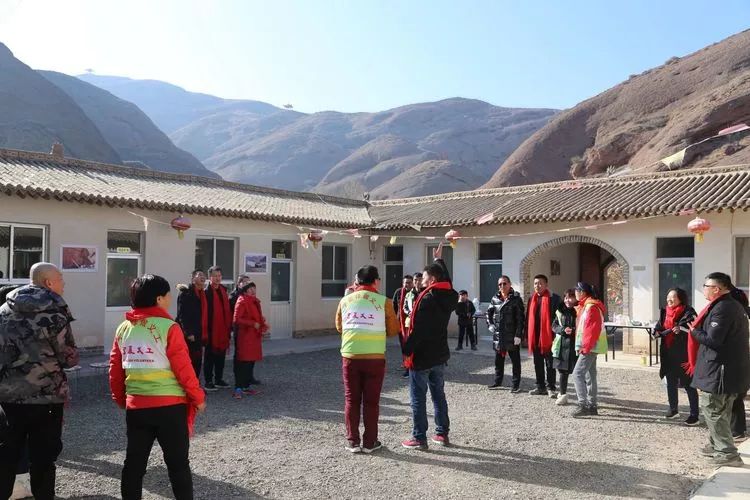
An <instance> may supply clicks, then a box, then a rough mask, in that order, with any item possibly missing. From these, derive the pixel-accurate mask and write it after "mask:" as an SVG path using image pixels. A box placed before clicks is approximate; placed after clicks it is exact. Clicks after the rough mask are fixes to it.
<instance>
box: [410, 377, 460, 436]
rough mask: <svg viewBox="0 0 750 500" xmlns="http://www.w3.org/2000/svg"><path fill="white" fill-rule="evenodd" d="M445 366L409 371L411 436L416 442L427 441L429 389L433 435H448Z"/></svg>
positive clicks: (448, 421) (448, 420)
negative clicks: (428, 391) (433, 411)
mask: <svg viewBox="0 0 750 500" xmlns="http://www.w3.org/2000/svg"><path fill="white" fill-rule="evenodd" d="M444 372H445V365H438V366H433V367H432V368H428V369H427V370H409V392H410V394H411V412H412V418H413V420H414V428H413V430H412V436H413V437H414V439H416V440H417V441H427V389H428V388H429V389H430V396H431V397H432V404H433V405H434V407H435V433H436V434H440V435H445V436H447V435H448V431H449V430H450V419H449V418H448V401H446V399H445V378H444Z"/></svg>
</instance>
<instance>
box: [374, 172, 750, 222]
mask: <svg viewBox="0 0 750 500" xmlns="http://www.w3.org/2000/svg"><path fill="white" fill-rule="evenodd" d="M748 208H750V165H742V166H732V167H715V168H709V169H696V170H684V171H674V172H660V173H650V174H634V175H627V176H614V177H604V178H595V179H586V180H579V181H565V182H554V183H547V184H536V185H531V186H521V187H509V188H499V189H484V190H476V191H467V192H462V193H447V194H440V195H434V196H426V197H420V198H410V199H400V200H383V201H373V202H371V207H370V216H371V217H372V218H373V220H374V222H375V224H377V226H376V227H378V228H380V229H399V228H407V227H409V226H414V225H416V226H421V227H445V226H471V225H476V224H477V222H476V220H477V219H478V218H481V217H483V216H486V219H489V220H488V221H487V222H486V223H488V224H524V223H526V224H528V223H540V222H571V221H585V220H602V219H624V218H637V217H645V216H654V215H672V214H675V215H676V214H679V213H681V212H682V213H685V212H686V211H692V210H694V211H696V212H711V211H714V210H723V209H731V210H735V209H743V210H747V209H748ZM490 214H491V217H490Z"/></svg>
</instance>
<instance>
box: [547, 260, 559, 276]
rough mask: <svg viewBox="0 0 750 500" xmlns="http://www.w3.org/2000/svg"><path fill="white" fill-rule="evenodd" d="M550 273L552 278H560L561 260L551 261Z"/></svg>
mask: <svg viewBox="0 0 750 500" xmlns="http://www.w3.org/2000/svg"><path fill="white" fill-rule="evenodd" d="M549 273H550V275H551V276H560V261H559V260H551V261H549Z"/></svg>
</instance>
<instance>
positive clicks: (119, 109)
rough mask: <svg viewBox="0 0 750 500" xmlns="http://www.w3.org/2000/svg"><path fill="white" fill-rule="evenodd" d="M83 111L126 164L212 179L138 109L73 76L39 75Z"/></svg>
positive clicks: (203, 168)
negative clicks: (142, 165) (134, 163)
mask: <svg viewBox="0 0 750 500" xmlns="http://www.w3.org/2000/svg"><path fill="white" fill-rule="evenodd" d="M39 73H40V74H41V75H42V76H44V77H45V78H46V79H47V80H49V81H50V82H52V83H53V84H54V85H55V86H57V87H58V88H60V89H61V90H62V91H63V92H65V93H66V94H67V95H68V96H69V97H70V98H71V99H73V101H74V102H75V103H76V104H77V105H78V106H79V107H80V108H81V109H82V110H83V112H84V113H85V114H86V116H88V117H89V118H90V119H91V121H93V123H94V125H96V127H97V128H98V129H99V131H100V132H101V134H102V136H103V137H104V139H105V140H106V141H107V142H108V143H109V144H110V145H111V146H112V147H113V148H114V149H115V151H117V153H118V155H119V156H120V158H121V159H122V160H123V161H124V162H126V163H130V162H136V163H142V164H144V165H147V166H148V167H150V168H153V169H154V170H161V171H165V172H179V173H187V174H193V175H202V176H208V177H216V174H214V173H213V172H211V171H209V170H207V169H206V167H204V166H203V165H202V164H201V162H200V161H198V160H197V159H196V158H195V157H194V156H193V155H191V154H190V153H188V152H187V151H183V150H181V149H179V148H178V147H176V146H175V145H174V144H173V143H172V141H171V140H170V139H169V137H167V136H166V135H165V134H164V132H162V131H161V130H159V128H158V127H157V126H156V125H154V123H153V122H152V121H151V120H150V119H149V118H148V116H146V115H145V114H144V113H143V111H141V110H140V109H138V106H136V105H135V104H132V103H130V102H127V101H124V100H122V99H120V98H118V97H115V96H114V95H112V94H110V93H109V92H107V91H106V90H102V89H100V88H99V87H96V86H94V85H91V84H88V83H86V82H83V81H81V80H79V79H78V78H76V77H74V76H68V75H64V74H62V73H55V72H53V71H39Z"/></svg>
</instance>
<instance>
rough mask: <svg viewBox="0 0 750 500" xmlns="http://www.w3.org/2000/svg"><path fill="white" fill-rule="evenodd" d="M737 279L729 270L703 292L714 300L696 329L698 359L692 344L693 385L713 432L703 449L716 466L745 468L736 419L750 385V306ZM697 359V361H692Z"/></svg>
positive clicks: (707, 282)
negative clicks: (734, 292) (735, 285)
mask: <svg viewBox="0 0 750 500" xmlns="http://www.w3.org/2000/svg"><path fill="white" fill-rule="evenodd" d="M731 288H732V281H731V279H730V278H729V276H727V275H726V274H724V273H711V274H709V275H708V276H706V280H705V283H704V285H703V295H704V296H705V297H706V299H707V300H708V301H709V304H708V305H707V306H706V307H705V308H704V309H703V310H702V311H701V313H700V314H699V315H698V318H697V319H696V320H695V322H694V323H693V325H694V328H693V330H692V331H691V332H690V334H691V339H692V341H693V342H692V345H693V346H694V345H695V343H697V344H698V350H697V357H694V356H693V355H692V353H691V352H690V351H691V346H690V345H689V346H688V351H689V352H688V363H689V364H690V368H691V369H692V368H694V369H695V372H694V374H693V382H692V385H693V387H695V388H696V389H698V390H700V391H701V395H700V406H701V411H702V413H703V417H704V419H705V421H706V426H707V427H708V432H709V444H708V445H706V446H704V447H703V448H702V449H701V453H703V455H705V456H708V457H711V458H710V460H711V463H712V464H713V465H716V466H736V467H742V465H743V462H742V459H741V458H740V456H739V454H738V453H737V447H736V446H735V445H734V440H733V439H732V432H731V430H730V420H731V414H732V405H733V404H734V401H735V399H736V398H737V397H738V396H739V395H740V394H744V393H745V392H746V391H747V390H748V388H750V349H749V348H748V342H749V340H748V337H749V332H748V320H747V315H746V313H745V309H744V308H743V307H742V305H741V304H740V303H739V302H738V301H736V300H734V299H733V298H732V296H731V295H730V290H731ZM692 360H694V362H692Z"/></svg>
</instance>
